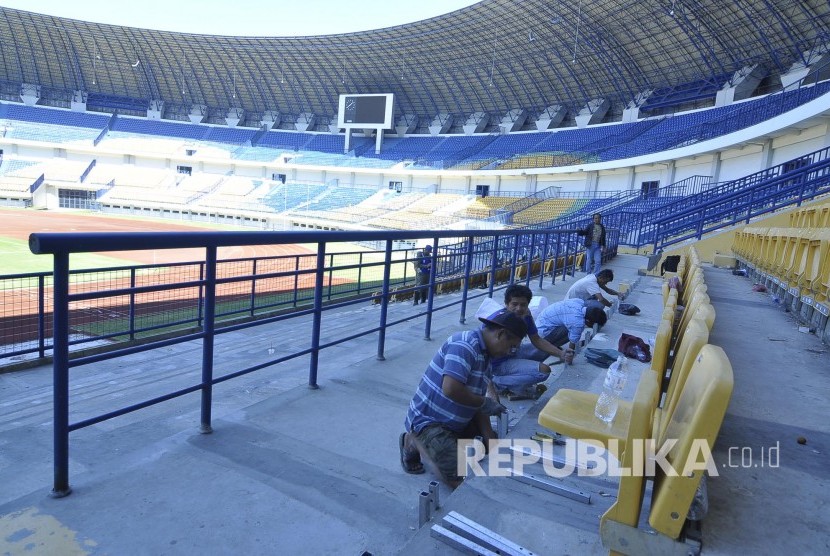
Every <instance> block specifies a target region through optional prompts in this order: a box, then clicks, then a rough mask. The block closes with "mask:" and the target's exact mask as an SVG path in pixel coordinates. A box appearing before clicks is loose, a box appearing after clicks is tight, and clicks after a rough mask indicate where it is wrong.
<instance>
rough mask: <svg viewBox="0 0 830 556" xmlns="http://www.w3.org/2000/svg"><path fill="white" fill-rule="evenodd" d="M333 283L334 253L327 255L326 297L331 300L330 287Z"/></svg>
mask: <svg viewBox="0 0 830 556" xmlns="http://www.w3.org/2000/svg"><path fill="white" fill-rule="evenodd" d="M333 283H334V253H332V254H330V255H329V287H328V288H327V291H328V292H329V293H328V296H327V299H328V300H329V301H331V288H332V284H333Z"/></svg>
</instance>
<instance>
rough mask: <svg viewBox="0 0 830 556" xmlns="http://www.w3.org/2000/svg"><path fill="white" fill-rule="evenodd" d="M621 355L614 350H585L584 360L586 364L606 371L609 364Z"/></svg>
mask: <svg viewBox="0 0 830 556" xmlns="http://www.w3.org/2000/svg"><path fill="white" fill-rule="evenodd" d="M620 355H622V353H620V352H619V351H617V350H615V349H599V348H585V359H587V360H588V363H590V364H592V365H596V366H597V367H602V368H603V369H607V368H608V367H609V366H611V363H613V362H614V361H616V360H617V358H618V357H619V356H620Z"/></svg>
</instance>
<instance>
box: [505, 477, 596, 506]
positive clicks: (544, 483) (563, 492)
mask: <svg viewBox="0 0 830 556" xmlns="http://www.w3.org/2000/svg"><path fill="white" fill-rule="evenodd" d="M510 478H511V479H516V480H517V481H519V482H520V483H525V484H528V485H530V486H533V487H536V488H541V489H542V490H547V491H548V492H552V493H554V494H558V495H560V496H564V497H565V498H570V499H571V500H576V501H577V502H582V503H583V504H590V503H591V495H590V494H587V493H585V492H583V491H581V490H576V489H574V488H570V487H566V486H565V485H558V484H556V483H554V482H553V481H551V480H550V479H546V478H543V477H537V476H536V475H533V474H531V473H525V474H523V475H510Z"/></svg>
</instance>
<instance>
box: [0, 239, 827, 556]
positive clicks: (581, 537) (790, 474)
mask: <svg viewBox="0 0 830 556" xmlns="http://www.w3.org/2000/svg"><path fill="white" fill-rule="evenodd" d="M644 265H645V259H644V258H642V257H638V256H635V255H621V256H619V257H617V258H616V259H615V260H614V261H613V262H612V263H611V264H610V265H609V266H610V267H611V268H613V269H614V271H615V274H616V275H617V279H616V280H615V284H616V283H619V282H620V281H623V280H629V281H633V280H634V279H635V278H636V274H637V268H638V267H640V266H644ZM578 276H581V274H579V275H578ZM706 280H707V284H708V286H709V295H710V297H711V299H712V303H713V304H714V305H715V308H716V310H717V319H716V321H715V326H714V329H713V331H712V336H711V342H712V343H715V344H718V345H720V346H722V347H723V348H724V349H725V350H726V352H727V354H728V355H729V357H730V360H731V361H732V364H733V367H734V372H735V393H734V395H733V398H732V402H731V405H730V408H729V411H728V413H727V416H726V420H725V422H724V425H723V429H722V431H721V435H720V438H719V440H718V443H717V445H716V449H715V453H714V456H715V458H716V461H717V463H718V466H719V468H722V469H723V472H722V473H721V474H720V476H719V477H715V478H712V479H711V480H710V481H709V515H708V517H707V518H706V520H705V521H704V525H703V553H704V554H738V553H741V554H743V553H747V552H749V553H756V554H779V553H782V552H785V551H789V552H791V553H798V554H810V553H815V554H819V553H827V552H828V550H830V504H828V502H829V501H830V488H828V482H830V481H828V479H830V465H828V463H830V462H829V461H828V452H830V436H828V433H830V422H828V419H827V415H828V414H830V411H828V409H830V364H828V363H830V357H828V354H827V351H828V348H827V346H824V345H823V344H821V343H820V341H819V340H818V339H817V338H816V337H815V336H812V335H809V334H803V333H800V332H798V330H797V323H796V322H795V321H794V320H792V319H791V318H790V316H789V315H787V314H785V313H784V312H783V311H782V310H781V309H780V307H778V306H774V305H773V304H771V303H769V302H768V301H767V299H766V297H764V296H763V295H762V294H757V293H754V292H752V291H751V285H752V284H751V283H750V282H749V280H748V279H747V278H743V277H737V276H732V275H731V273H729V271H726V270H719V269H714V268H707V270H706ZM572 281H573V280H572V279H571V280H569V281H567V282H565V283H557V284H556V285H553V286H551V285H549V284H546V285H545V287H544V290H543V291H540V290H539V289H538V287H536V286H535V284H534V291H535V292H536V293H537V295H539V294H540V295H545V296H547V297H548V299H549V300H550V301H555V300H558V299H560V298H561V297H562V295H563V294H564V292H565V290H566V289H567V288H568V287H569V286H570V284H571V283H572ZM615 284H612V285H615ZM659 291H660V281H659V279H654V278H647V277H646V278H643V279H642V280H640V282H639V284H638V285H637V287H636V289H635V290H634V292H633V293H632V294H631V297H630V298H629V301H631V302H633V303H635V304H637V305H638V306H639V307H640V308H641V309H642V313H641V314H640V315H638V316H636V317H626V316H623V315H614V316H613V318H612V319H611V320H610V321H609V323H608V324H607V325H606V327H605V329H604V330H603V333H605V334H606V336H607V339H606V340H605V341H603V339H602V337H599V338H595V339H594V340H593V341H592V343H591V345H592V347H615V346H616V339H617V338H618V336H619V333H620V332H622V331H625V332H629V333H633V334H636V335H640V336H642V337H648V336H651V335H653V334H654V331H655V329H656V325H657V322H658V320H659V315H660V313H661V302H662V299H661V297H660V295H659ZM452 295H454V294H451V295H450V296H446V297H447V298H452ZM476 308H477V306H473V307H470V308H469V309H468V315H469V316H468V318H467V319H466V324H459V315H458V310H457V309H452V310H449V311H443V312H441V313H436V314H435V315H434V317H433V323H432V325H433V328H432V334H431V338H432V340H424V339H423V337H424V318H423V317H420V318H418V319H416V320H413V321H410V322H407V323H404V324H401V325H398V326H396V327H394V328H392V329H391V330H390V332H389V334H388V336H387V339H386V360H385V361H378V360H377V358H376V355H375V354H376V352H377V345H376V344H377V342H376V339H374V338H373V337H367V338H361V339H357V340H353V341H350V342H347V343H346V344H342V345H340V346H337V347H334V348H331V349H329V350H326V351H324V352H323V353H322V354H321V358H320V371H319V384H320V389H319V390H310V389H308V387H307V386H306V382H307V379H308V377H307V373H308V371H307V369H308V363H307V360H297V361H292V362H288V363H284V364H282V365H280V366H278V367H276V368H270V369H263V370H262V371H259V372H257V373H253V374H251V375H246V376H245V377H240V378H238V379H235V380H231V381H228V382H225V383H222V384H221V385H218V386H217V387H216V388H215V390H214V405H213V428H214V432H213V433H212V434H209V435H202V434H199V432H198V425H199V398H198V396H197V395H195V394H194V395H190V396H185V397H183V398H179V399H176V400H173V401H170V402H166V403H163V404H160V405H156V406H153V407H150V408H147V409H145V410H142V411H139V412H136V413H132V414H128V415H125V416H122V417H118V418H116V419H113V420H110V421H107V422H104V423H101V424H98V425H95V426H92V427H89V428H86V429H82V430H79V431H76V432H73V433H72V434H71V435H70V483H71V485H72V488H73V493H72V494H71V495H70V496H68V497H66V498H62V499H53V498H50V497H49V491H50V489H51V482H52V437H51V434H52V433H51V428H52V421H51V419H52V416H51V414H52V407H51V368H49V367H40V368H36V369H30V370H26V371H18V372H13V373H5V374H0V554H27V555H36V554H49V555H54V554H61V555H64V554H66V555H70V554H118V555H132V554H141V555H144V554H152V555H156V554H158V555H161V554H169V555H178V554H182V555H189V554H197V553H198V554H217V555H218V554H222V555H224V554H353V555H357V554H361V553H362V552H363V551H368V552H371V553H372V554H375V555H385V554H396V553H402V554H452V553H455V552H454V550H453V549H451V548H449V547H447V546H446V545H443V544H441V543H439V542H438V541H436V540H435V539H432V538H431V537H430V536H429V527H428V526H426V527H424V528H420V529H419V528H418V496H419V492H420V491H421V490H423V489H425V488H426V487H427V484H428V482H429V481H430V480H432V479H434V477H433V476H432V475H430V474H429V473H427V474H425V475H419V476H412V475H406V474H405V473H403V471H402V470H401V468H400V464H399V462H398V448H397V438H398V434H399V433H400V432H401V430H402V426H403V420H404V415H405V412H406V408H407V406H408V403H409V400H410V398H411V396H412V394H413V392H414V390H415V387H416V385H417V383H418V380H419V379H420V376H421V374H422V372H423V369H424V368H425V366H426V364H427V363H428V361H429V360H430V358H431V357H432V355H433V353H434V352H435V350H436V349H437V348H438V347H439V345H440V342H442V341H443V340H444V339H445V338H446V337H447V336H448V335H450V334H451V333H452V332H454V331H456V330H458V329H461V328H465V327H472V326H475V325H476V323H474V322H473V318H472V314H473V313H474V312H475V309H476ZM377 311H379V308H378V307H377V306H373V305H366V306H360V307H351V308H349V309H348V310H346V311H344V313H343V314H342V315H340V316H339V317H338V318H329V317H327V318H326V323H325V325H326V327H327V328H326V334H331V335H332V337H337V335H338V334H342V335H345V334H344V331H348V330H350V329H352V328H353V327H354V326H355V323H359V322H364V321H365V322H367V323H368V322H371V321H370V319H376V316H377ZM414 312H415V308H414V307H411V306H410V305H408V304H404V303H399V304H397V303H396V304H392V306H391V307H390V318H393V316H394V315H400V316H402V315H406V314H412V313H414ZM303 335H306V336H305V337H307V329H306V328H305V327H303V326H293V327H292V328H291V329H290V330H285V329H281V328H280V325H279V323H277V324H273V325H269V326H264V327H261V329H260V328H257V329H256V331H251V330H248V331H244V332H242V333H238V334H228V335H223V336H222V337H221V339H219V340H218V341H217V365H218V367H220V368H221V369H222V370H223V371H231V370H233V369H234V368H238V367H241V366H243V365H245V366H247V365H249V364H252V363H255V362H257V361H259V360H264V359H265V358H267V357H273V355H270V354H268V351H269V349H272V348H273V349H274V350H275V352H279V350H281V349H284V348H283V347H282V346H286V345H291V344H292V341H293V340H297V341H299V339H300V338H303V337H304V336H303ZM198 348H199V346H198V345H196V344H193V345H189V344H188V345H181V346H174V347H170V348H165V349H164V350H158V352H150V353H145V354H138V355H134V356H130V357H126V358H123V359H121V360H118V361H109V362H104V363H100V364H96V365H95V366H94V367H95V368H91V369H86V368H80V369H78V370H77V372H75V371H73V373H72V381H71V385H72V402H71V412H72V417H73V420H76V419H79V418H83V416H85V415H87V414H93V413H96V412H103V411H105V410H107V409H111V408H113V407H120V406H122V405H126V403H127V402H128V401H130V400H140V399H144V398H146V397H149V396H150V395H157V394H159V393H160V392H162V391H167V390H170V389H173V388H176V387H178V386H179V385H180V384H186V383H189V381H192V380H193V377H194V376H198V369H199V364H200V359H199V351H198ZM633 370H634V371H635V372H639V371H640V370H641V368H639V367H636V368H635V369H633ZM552 374H553V376H552V377H551V378H550V379H549V380H548V383H547V384H548V387H549V391H548V392H547V394H546V395H545V396H544V397H543V398H542V399H541V400H539V401H538V402H528V401H517V402H506V405H508V406H509V408H510V410H511V413H510V421H511V429H512V430H511V436H513V437H514V438H521V437H524V438H527V437H528V436H529V435H530V434H532V433H533V432H536V431H541V430H542V429H541V428H540V427H539V426H538V425H537V424H536V415H537V414H538V411H539V409H540V408H541V407H542V406H543V405H544V402H545V401H546V399H547V398H548V397H549V396H550V395H552V394H553V392H554V391H555V390H556V389H557V388H560V387H568V388H581V389H589V390H594V391H597V390H599V386H600V384H601V380H602V377H603V371H602V369H599V368H597V367H593V366H592V365H590V364H588V363H587V362H586V361H585V359H584V358H583V357H581V356H578V357H577V360H576V361H575V363H574V364H573V365H571V366H567V367H565V366H562V365H558V366H556V367H554V372H553V373H552ZM635 388H636V380H633V379H632V380H630V381H629V384H628V386H627V390H626V394H627V395H629V396H630V395H631V394H633V391H634V389H635ZM798 436H804V437H805V438H806V439H807V443H806V444H804V445H801V444H798V443H797V442H796V440H795V439H796V437H798ZM773 446H777V447H779V451H778V455H779V459H778V463H779V465H778V467H771V466H770V465H769V464H768V463H767V460H765V463H767V465H765V466H763V467H762V466H761V465H760V464H761V459H760V458H761V454H762V452H763V453H764V454H769V448H770V447H773ZM734 447H738V448H739V450H738V451H737V452H736V450H735V448H734ZM747 447H748V448H749V449H750V451H749V452H747V450H746V448H747ZM730 448H732V449H731V450H730ZM736 453H741V454H742V455H744V461H743V462H740V463H739V462H738V461H735V458H736V455H735V454H736ZM730 454H731V459H730ZM747 457H749V459H746V458H747ZM744 463H746V464H747V465H743V464H744ZM730 464H732V465H734V467H730ZM755 464H758V465H759V466H758V467H754V465H755ZM566 481H567V482H566V483H563V484H567V485H568V486H569V487H570V488H573V489H576V490H581V491H583V492H586V493H590V494H591V503H590V504H585V503H582V502H579V501H576V500H572V499H569V498H566V497H564V496H559V495H556V494H553V493H550V492H547V491H544V490H540V489H536V488H533V487H530V486H528V485H525V484H522V483H518V482H517V481H515V480H513V479H509V478H494V477H475V478H471V479H469V480H468V481H466V482H465V483H464V484H463V485H462V486H461V487H460V488H459V489H457V490H456V491H455V492H454V493H450V492H449V491H448V490H446V489H442V490H441V502H442V507H441V509H440V510H439V511H438V512H437V513H436V515H435V516H434V517H433V521H432V522H436V521H438V520H440V517H441V516H442V515H444V513H446V512H449V511H456V512H459V513H461V514H463V515H465V516H467V517H469V518H471V519H474V520H476V521H478V522H479V523H481V524H483V525H485V526H487V527H489V528H491V529H493V530H494V531H496V532H498V533H499V534H501V535H503V536H504V537H506V538H508V539H510V540H512V541H514V542H516V543H518V544H520V545H522V546H524V547H526V548H528V549H530V550H532V551H533V552H535V553H537V554H603V553H606V551H604V550H603V548H602V546H601V543H600V541H599V537H598V534H597V531H598V523H599V516H600V515H601V514H602V513H603V512H604V511H605V509H606V508H607V507H608V506H609V505H610V504H611V503H612V501H613V497H614V496H615V494H616V485H615V483H614V482H613V480H612V479H607V478H604V477H596V478H583V477H572V478H570V477H569V478H568V479H567V480H566ZM428 525H430V524H428Z"/></svg>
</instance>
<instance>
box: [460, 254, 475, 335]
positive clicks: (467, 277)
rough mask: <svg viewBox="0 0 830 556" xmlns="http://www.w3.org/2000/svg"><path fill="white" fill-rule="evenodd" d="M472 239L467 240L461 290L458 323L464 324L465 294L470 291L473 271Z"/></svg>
mask: <svg viewBox="0 0 830 556" xmlns="http://www.w3.org/2000/svg"><path fill="white" fill-rule="evenodd" d="M473 243H474V242H473V238H472V237H468V238H467V249H466V251H467V257H466V261H465V262H464V286H463V288H462V290H461V317H460V318H459V319H458V322H459V323H461V324H464V323H465V322H466V320H467V294H468V293H469V291H470V271H471V270H472V269H473Z"/></svg>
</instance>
